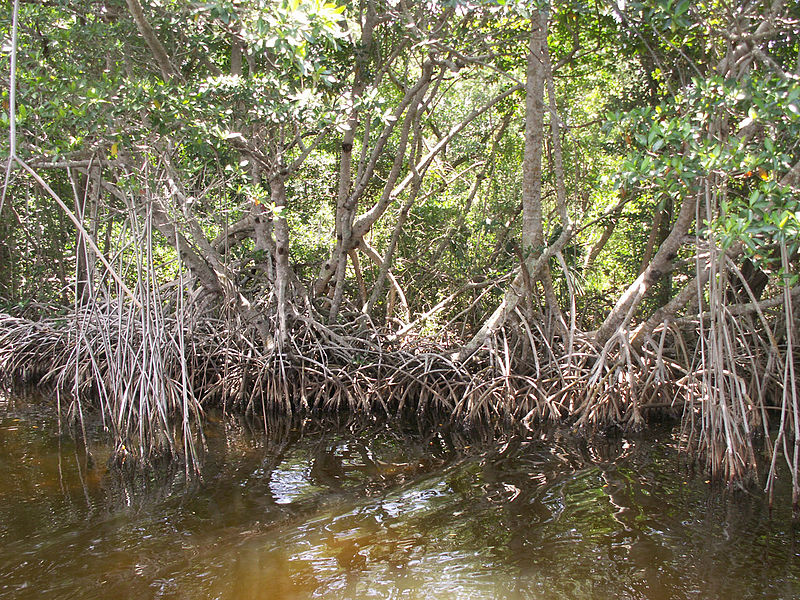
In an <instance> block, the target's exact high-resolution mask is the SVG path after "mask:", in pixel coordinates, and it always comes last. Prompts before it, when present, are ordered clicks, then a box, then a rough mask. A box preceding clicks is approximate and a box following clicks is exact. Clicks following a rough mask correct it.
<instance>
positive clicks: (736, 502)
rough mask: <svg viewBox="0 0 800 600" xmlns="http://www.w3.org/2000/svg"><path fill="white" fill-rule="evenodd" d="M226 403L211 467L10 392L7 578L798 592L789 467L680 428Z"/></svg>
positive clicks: (211, 593) (5, 423) (382, 592)
mask: <svg viewBox="0 0 800 600" xmlns="http://www.w3.org/2000/svg"><path fill="white" fill-rule="evenodd" d="M269 425H270V435H269V436H266V435H264V433H263V430H264V424H263V422H260V421H250V420H247V419H236V418H231V417H224V418H223V417H222V416H219V415H218V416H217V417H216V418H215V419H214V422H213V423H211V424H210V425H209V427H208V429H207V446H208V451H207V454H206V459H205V464H204V467H203V476H202V479H201V480H197V479H194V480H190V481H188V482H187V480H186V477H185V474H184V472H183V471H182V470H181V469H176V468H170V467H169V466H167V465H162V466H160V467H158V468H155V469H153V470H152V471H151V472H150V473H148V474H147V475H146V476H143V475H141V474H136V473H132V472H131V473H126V472H124V471H120V470H118V469H110V468H109V467H108V456H109V455H110V448H109V447H107V446H105V445H104V444H103V443H102V439H101V437H102V436H99V434H93V433H91V432H90V435H92V436H94V437H95V438H97V439H95V441H94V442H93V443H92V444H91V448H92V454H91V456H87V453H86V452H85V450H84V448H83V446H82V444H80V443H78V444H76V443H75V442H74V441H72V440H71V439H70V438H69V437H68V436H59V434H58V427H57V423H56V421H55V419H54V417H53V415H52V413H51V412H50V411H46V410H42V409H41V408H40V407H37V406H34V405H32V404H31V403H30V402H28V401H22V400H19V399H16V400H13V401H12V400H8V399H6V400H5V401H0V598H3V599H5V598H9V599H11V598H14V599H15V600H16V599H20V600H24V599H28V598H31V599H32V598H48V599H62V598H76V599H80V600H92V599H95V598H97V599H101V598H102V599H108V598H111V599H113V600H117V599H122V598H186V599H203V598H220V599H231V600H233V599H251V598H252V599H255V598H265V599H267V598H268V599H276V600H280V599H290V598H297V599H300V598H337V599H338V598H344V599H347V598H358V599H361V598H380V599H384V598H407V599H416V598H419V599H437V598H441V599H458V598H464V599H470V600H472V599H481V598H508V599H523V598H537V599H538V598H542V599H545V598H547V599H551V598H552V599H560V598H575V599H581V598H598V599H599V598H654V599H661V598H786V599H789V598H796V597H800V556H799V555H798V553H799V552H800V547H798V545H797V541H796V538H797V531H796V528H795V526H794V525H793V524H792V521H791V514H790V511H789V500H788V498H787V497H786V494H787V493H788V489H787V488H788V483H789V482H779V483H780V485H779V492H778V497H777V498H776V507H775V509H774V510H773V512H772V514H771V515H770V513H769V511H768V509H767V507H766V505H765V503H764V501H763V498H762V497H761V495H760V494H759V493H758V492H757V491H756V492H754V491H752V490H750V491H738V492H730V491H726V490H720V489H712V485H711V484H710V483H708V482H707V481H706V479H705V478H704V477H703V475H702V473H699V474H698V473H694V472H693V471H692V469H691V468H690V466H689V465H687V463H686V461H685V460H684V459H683V458H682V457H681V455H680V454H679V453H678V451H677V442H676V437H677V434H676V433H675V432H674V431H672V430H670V429H662V430H659V431H658V432H657V433H652V434H648V435H647V436H642V437H635V438H633V437H632V438H625V437H614V438H609V439H606V440H600V441H598V442H596V443H593V444H591V445H590V444H587V443H586V442H585V441H581V440H579V439H576V438H574V437H572V436H570V435H569V434H568V433H567V432H564V431H558V430H555V431H549V432H547V433H542V434H537V435H530V436H528V437H526V438H520V437H517V438H513V439H510V440H502V441H501V444H500V445H499V446H498V445H491V444H486V443H482V442H480V441H479V440H477V439H470V438H467V437H464V436H463V435H458V434H455V433H452V432H446V431H443V430H437V428H436V427H434V428H433V429H432V430H427V431H422V430H421V428H419V427H412V426H409V425H406V426H403V427H401V426H400V425H398V424H396V423H395V424H382V423H376V422H371V423H370V422H366V423H365V422H363V421H362V422H360V423H347V422H343V421H342V422H335V423H334V422H327V423H319V422H312V421H305V422H299V421H295V422H287V421H275V422H272V423H270V424H269Z"/></svg>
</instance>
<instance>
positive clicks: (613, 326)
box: [595, 195, 697, 345]
mask: <svg viewBox="0 0 800 600" xmlns="http://www.w3.org/2000/svg"><path fill="white" fill-rule="evenodd" d="M696 207H697V197H696V195H693V196H690V197H688V198H686V199H685V200H684V201H683V205H682V206H681V210H680V213H679V214H678V219H677V220H676V221H675V225H674V226H673V228H672V231H671V232H670V234H669V235H668V236H667V239H666V240H664V243H663V244H661V247H660V248H659V249H658V252H656V255H655V256H654V257H653V261H652V262H651V263H650V264H649V265H648V267H647V268H646V269H645V270H644V272H643V273H642V274H641V275H639V277H637V278H636V281H634V282H633V283H632V284H631V285H630V286H629V287H628V289H627V290H626V291H625V293H623V294H622V296H621V297H620V298H619V300H618V301H617V304H616V305H615V306H614V308H613V309H612V310H611V313H609V315H608V316H607V317H606V319H605V321H603V324H602V325H601V326H600V329H598V330H597V332H596V333H595V341H596V342H597V343H598V344H601V345H602V344H605V343H606V342H607V341H608V340H610V339H611V337H612V336H613V335H614V334H616V333H617V331H618V330H619V329H620V327H622V326H623V325H624V324H625V323H626V322H627V321H628V320H629V319H630V317H631V316H632V314H633V312H634V311H635V310H636V308H637V307H638V306H639V304H640V303H641V301H642V299H643V298H644V297H645V294H647V292H648V290H649V289H650V288H651V287H652V286H653V284H655V283H657V282H658V281H659V279H661V277H662V276H663V274H664V273H666V271H667V270H668V269H669V268H670V267H671V266H672V261H673V260H674V259H675V257H676V256H677V252H678V248H680V246H681V243H682V242H683V237H684V236H685V235H686V234H687V233H688V231H689V227H691V225H692V223H693V222H694V217H695V208H696Z"/></svg>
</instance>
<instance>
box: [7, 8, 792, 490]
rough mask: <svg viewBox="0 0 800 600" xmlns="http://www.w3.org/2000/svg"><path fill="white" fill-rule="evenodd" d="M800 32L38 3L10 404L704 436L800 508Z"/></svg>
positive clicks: (779, 11)
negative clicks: (26, 390) (783, 486)
mask: <svg viewBox="0 0 800 600" xmlns="http://www.w3.org/2000/svg"><path fill="white" fill-rule="evenodd" d="M799 6H800V5H797V4H796V3H792V2H783V1H781V0H773V1H772V2H767V1H762V2H752V3H748V4H746V5H744V6H741V7H739V6H735V7H734V6H728V5H726V4H725V3H720V2H710V3H702V4H698V3H692V2H689V1H688V0H679V1H676V0H658V1H657V2H636V1H633V2H625V3H618V2H614V1H610V0H609V1H606V0H602V1H600V2H596V3H595V2H591V3H586V2H581V1H579V0H576V1H570V2H565V3H559V4H558V5H552V6H551V5H549V4H548V3H546V2H505V1H502V0H497V1H476V2H460V1H459V2H427V3H426V2H413V1H410V2H406V1H404V0H387V1H385V2H384V1H383V0H364V1H363V2H350V3H343V4H341V5H340V4H336V3H328V2H323V1H319V0H252V1H251V0H240V1H236V0H234V1H228V0H212V1H209V2H200V3H198V2H186V1H184V0H154V1H152V2H149V3H148V4H146V5H143V4H142V3H141V2H140V1H139V0H125V1H124V2H123V1H122V0H104V1H102V2H66V1H61V0H54V1H52V2H24V1H23V2H19V1H17V2H15V3H14V6H13V10H10V9H7V10H5V11H4V12H3V13H1V14H0V29H1V30H2V35H3V38H4V40H5V41H4V46H3V52H4V53H3V55H2V58H0V64H2V67H3V72H7V73H9V77H8V80H7V82H8V85H7V86H6V88H5V89H4V90H3V103H4V106H6V108H7V112H4V113H3V115H2V119H3V126H4V127H6V128H7V129H8V132H9V135H8V141H7V142H6V144H5V146H4V150H5V152H6V156H7V169H6V178H5V185H4V188H3V195H2V201H0V236H2V238H3V240H4V243H3V245H2V247H0V302H2V307H1V308H2V314H0V375H2V377H3V378H4V381H5V382H6V384H8V385H13V384H14V383H16V382H20V381H25V382H41V383H43V384H48V385H50V386H52V389H53V390H55V394H56V397H57V400H58V402H59V405H60V406H62V407H63V408H64V409H65V410H68V411H69V413H70V414H71V415H72V416H73V417H74V418H75V422H76V423H82V422H83V413H84V411H85V410H87V408H88V407H89V406H90V405H91V406H94V407H98V408H99V409H100V413H101V415H102V418H103V419H104V423H105V426H106V427H107V428H108V429H109V430H110V431H111V432H112V433H113V435H114V436H115V439H116V441H117V447H118V450H119V451H120V452H123V451H124V452H133V453H136V454H138V455H139V456H140V457H142V458H148V457H151V456H153V455H154V454H155V453H162V452H164V451H167V452H171V453H173V454H175V455H176V456H182V457H184V458H185V459H186V462H187V465H191V464H193V460H194V458H195V457H196V455H197V453H198V452H199V451H200V448H201V444H200V443H199V442H201V441H202V422H203V412H204V410H205V409H207V408H208V407H209V406H212V405H213V406H222V407H223V408H225V409H226V410H231V411H243V412H253V413H256V414H259V415H264V418H266V416H267V415H268V414H270V413H273V412H283V413H309V412H321V411H335V410H340V409H348V410H354V411H363V412H368V413H374V412H378V413H381V414H386V415H395V414H404V415H405V414H414V413H416V414H418V415H420V416H423V415H424V416H427V417H431V418H434V417H435V418H437V419H449V420H452V421H454V422H457V423H459V424H462V425H466V426H472V425H481V426H487V427H490V428H492V427H507V426H509V425H514V426H519V425H521V426H532V425H533V424H535V423H539V422H543V421H548V420H559V421H567V422H569V423H572V424H574V425H575V426H576V427H578V428H586V429H596V428H606V427H609V426H618V427H625V428H641V427H643V426H644V425H645V423H646V422H647V420H648V419H649V418H651V417H656V416H662V415H664V414H671V415H680V416H681V418H682V426H683V428H684V439H685V440H686V446H687V449H689V450H691V451H693V452H696V453H697V454H698V455H699V456H700V457H702V459H703V460H704V461H705V462H706V464H707V466H708V468H709V469H710V471H711V472H712V473H713V474H714V475H715V476H718V477H720V478H724V479H727V480H736V479H740V478H747V477H752V476H754V475H755V473H756V467H757V464H758V463H759V461H758V460H757V459H758V455H759V454H760V453H762V452H763V453H764V454H765V456H766V459H767V462H766V464H767V465H768V467H767V473H766V477H765V479H766V483H767V487H768V489H770V490H771V489H772V485H773V483H774V477H775V473H776V466H777V461H778V460H782V461H786V462H787V464H788V465H789V469H790V471H791V473H792V474H793V478H794V479H793V484H794V490H795V498H794V501H795V504H797V503H798V500H800V397H798V394H800V389H798V388H799V387H800V384H799V383H798V376H797V372H798V369H800V359H798V352H797V350H796V346H797V344H798V337H797V328H798V327H797V325H798V319H800V317H798V314H799V313H800V307H799V306H798V302H799V301H800V283H799V281H798V276H799V275H800V273H799V271H798V264H800V254H798V250H800V199H798V189H800V150H798V145H797V140H798V139H800V80H798V73H800V64H799V63H798V56H799V55H800V7H799Z"/></svg>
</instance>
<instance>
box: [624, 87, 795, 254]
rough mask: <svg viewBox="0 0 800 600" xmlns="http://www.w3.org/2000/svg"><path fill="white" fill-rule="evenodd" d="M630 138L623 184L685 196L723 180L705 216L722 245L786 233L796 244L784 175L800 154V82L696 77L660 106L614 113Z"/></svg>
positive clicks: (781, 237)
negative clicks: (710, 214)
mask: <svg viewBox="0 0 800 600" xmlns="http://www.w3.org/2000/svg"><path fill="white" fill-rule="evenodd" d="M614 124H615V127H616V128H617V132H618V133H620V134H621V135H622V136H623V138H624V139H625V140H626V141H627V143H628V144H629V146H630V148H631V151H630V152H629V154H628V156H627V158H626V160H625V162H624V163H623V165H622V168H621V170H620V173H619V177H618V180H617V186H618V187H619V188H620V189H621V190H625V191H626V192H630V191H631V190H634V189H636V190H646V191H648V192H650V193H657V194H660V195H666V196H669V197H670V198H672V200H673V201H675V202H678V203H679V202H681V201H682V200H683V199H684V198H686V197H687V196H689V195H697V194H702V193H703V191H704V190H706V189H707V187H708V186H709V185H714V186H715V187H717V188H724V191H725V194H724V198H723V199H722V200H721V203H720V207H719V208H720V210H719V214H718V215H715V216H714V218H713V220H711V221H710V222H706V223H704V224H701V225H702V226H703V227H706V228H708V229H709V230H710V232H713V233H714V235H715V236H716V237H717V238H718V240H719V242H720V244H721V245H722V246H723V247H729V246H730V245H731V244H733V243H734V242H736V241H739V240H741V241H742V242H744V243H745V245H746V246H747V247H748V248H749V249H750V251H751V252H753V253H757V252H758V251H759V248H761V247H762V246H765V245H770V244H773V243H775V242H776V241H785V242H787V243H788V244H789V247H790V251H792V252H794V251H795V250H796V249H797V240H798V239H800V238H798V233H800V231H799V230H798V225H799V224H800V221H798V219H799V218H800V213H798V210H799V209H800V205H799V204H798V200H797V198H796V195H795V194H793V193H792V192H791V190H789V189H788V188H787V187H785V186H782V185H781V184H780V180H781V178H782V177H783V175H785V174H786V173H787V172H788V171H789V170H790V169H791V168H792V165H793V164H794V162H795V161H796V160H797V158H798V156H797V154H796V149H795V148H794V145H795V141H796V140H797V138H798V135H800V85H798V84H797V83H796V82H794V81H783V80H779V79H773V78H760V77H751V78H746V79H744V80H742V81H738V82H737V81H733V80H730V81H723V80H722V79H721V78H719V77H710V78H707V79H703V80H698V79H696V80H695V81H694V82H693V84H692V85H691V86H690V87H688V88H686V89H685V91H684V93H683V94H681V95H680V96H677V97H675V98H674V99H672V100H670V101H666V102H664V103H662V104H660V105H659V106H656V107H655V108H650V107H646V108H643V109H640V110H637V111H634V112H632V113H629V114H627V115H625V116H624V117H622V116H621V115H619V114H618V115H616V116H615V119H614Z"/></svg>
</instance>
